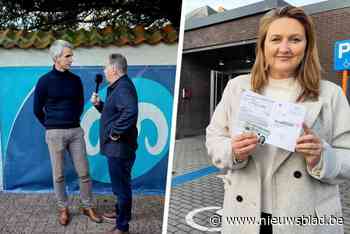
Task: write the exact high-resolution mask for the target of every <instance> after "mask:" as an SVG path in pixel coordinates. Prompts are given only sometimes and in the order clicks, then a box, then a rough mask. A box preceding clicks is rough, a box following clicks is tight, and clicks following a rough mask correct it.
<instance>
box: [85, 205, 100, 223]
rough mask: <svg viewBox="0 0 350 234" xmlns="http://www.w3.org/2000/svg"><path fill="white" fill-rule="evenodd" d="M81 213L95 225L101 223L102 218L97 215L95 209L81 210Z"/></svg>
mask: <svg viewBox="0 0 350 234" xmlns="http://www.w3.org/2000/svg"><path fill="white" fill-rule="evenodd" d="M80 211H81V212H82V213H83V214H84V215H86V216H87V217H89V218H90V220H91V221H93V222H95V223H101V222H102V218H101V217H100V216H99V215H98V214H97V213H96V211H95V210H94V208H80Z"/></svg>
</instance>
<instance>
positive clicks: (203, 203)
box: [168, 136, 350, 234]
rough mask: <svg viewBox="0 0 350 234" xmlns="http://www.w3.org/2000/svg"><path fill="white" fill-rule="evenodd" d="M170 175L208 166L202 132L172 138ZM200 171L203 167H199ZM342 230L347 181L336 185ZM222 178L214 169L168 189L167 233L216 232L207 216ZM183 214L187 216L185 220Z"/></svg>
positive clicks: (348, 218)
mask: <svg viewBox="0 0 350 234" xmlns="http://www.w3.org/2000/svg"><path fill="white" fill-rule="evenodd" d="M173 165H174V168H173V176H175V177H176V176H180V177H181V176H182V175H185V176H186V174H187V175H188V173H191V172H194V171H198V170H199V169H203V168H207V167H209V166H212V164H211V162H210V161H209V157H208V155H207V153H206V150H205V146H204V136H197V137H191V138H184V139H180V140H177V141H176V144H175V154H174V164H173ZM202 171H203V170H202ZM340 191H341V196H342V206H343V215H344V220H345V225H344V227H345V233H346V234H350V181H349V182H348V183H345V184H342V185H341V186H340ZM223 196H224V189H223V182H222V180H221V179H220V178H218V177H217V173H211V174H203V176H202V177H198V178H197V179H194V180H191V181H188V182H187V183H183V184H179V185H178V186H175V187H173V188H172V189H171V197H170V206H169V220H168V233H169V234H180V233H190V234H199V233H220V232H218V227H216V226H213V225H211V224H210V223H209V217H211V216H212V215H213V214H215V213H216V212H217V211H218V210H220V209H221V206H222V201H223ZM186 217H187V220H186Z"/></svg>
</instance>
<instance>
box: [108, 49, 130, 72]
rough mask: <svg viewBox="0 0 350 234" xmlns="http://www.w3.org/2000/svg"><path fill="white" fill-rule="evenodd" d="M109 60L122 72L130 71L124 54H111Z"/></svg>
mask: <svg viewBox="0 0 350 234" xmlns="http://www.w3.org/2000/svg"><path fill="white" fill-rule="evenodd" d="M108 62H109V64H110V65H112V66H114V67H115V68H116V69H118V70H119V71H121V72H122V73H124V74H126V73H127V72H128V62H127V61H126V58H125V57H124V56H123V55H122V54H110V55H109V57H108Z"/></svg>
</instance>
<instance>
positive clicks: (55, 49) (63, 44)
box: [49, 40, 73, 61]
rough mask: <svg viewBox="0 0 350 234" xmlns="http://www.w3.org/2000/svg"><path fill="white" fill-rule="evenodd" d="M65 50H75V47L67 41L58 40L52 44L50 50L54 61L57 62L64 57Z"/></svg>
mask: <svg viewBox="0 0 350 234" xmlns="http://www.w3.org/2000/svg"><path fill="white" fill-rule="evenodd" d="M64 48H69V49H73V45H72V44H71V43H69V42H68V41H65V40H56V41H54V42H53V43H52V45H51V46H50V49H49V54H50V56H51V58H52V59H53V61H55V60H56V58H57V57H59V56H61V55H62V52H63V49H64Z"/></svg>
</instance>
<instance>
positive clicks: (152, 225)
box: [0, 192, 164, 234]
mask: <svg viewBox="0 0 350 234" xmlns="http://www.w3.org/2000/svg"><path fill="white" fill-rule="evenodd" d="M70 203H71V204H72V205H71V206H70V211H71V214H72V219H71V222H70V224H69V225H68V226H66V227H63V226H61V225H60V224H58V222H57V218H56V212H55V209H56V208H55V200H54V195H53V194H52V193H50V194H14V193H3V192H0V233H1V234H7V233H11V234H12V233H13V234H61V233H62V234H80V233H90V234H99V233H105V232H106V231H108V230H110V229H111V228H113V226H114V225H113V224H110V223H101V224H97V223H94V222H92V221H90V220H89V219H88V218H87V217H86V216H84V215H82V214H80V213H79V197H78V196H77V195H75V196H73V197H71V200H70ZM96 204H97V211H98V212H104V211H107V210H109V209H111V208H113V204H114V198H113V196H109V195H98V196H96ZM163 205H164V198H163V197H161V196H134V199H133V211H132V212H133V217H132V218H133V219H132V221H131V222H130V233H132V234H136V233H137V234H153V233H161V230H162V221H163Z"/></svg>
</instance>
